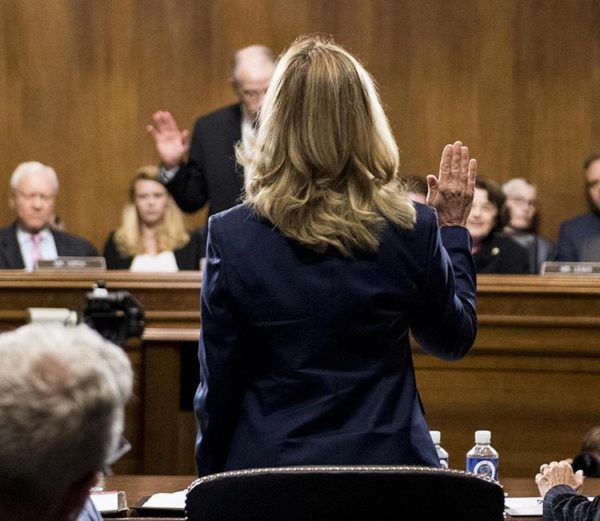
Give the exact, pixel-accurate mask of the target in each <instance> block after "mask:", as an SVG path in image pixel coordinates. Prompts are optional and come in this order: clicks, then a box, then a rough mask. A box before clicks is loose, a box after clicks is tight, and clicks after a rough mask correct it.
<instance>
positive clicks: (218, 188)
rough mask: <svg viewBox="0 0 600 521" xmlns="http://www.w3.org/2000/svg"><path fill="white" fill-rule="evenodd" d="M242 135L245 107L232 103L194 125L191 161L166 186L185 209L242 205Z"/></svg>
mask: <svg viewBox="0 0 600 521" xmlns="http://www.w3.org/2000/svg"><path fill="white" fill-rule="evenodd" d="M241 138H242V109H241V105H240V104H236V105H230V106H229V107H225V108H223V109H220V110H217V111H215V112H212V113H211V114H208V115H206V116H204V117H201V118H200V119H198V120H197V121H196V124H195V125H194V132H193V134H192V140H191V143H190V152H189V159H188V162H187V163H185V164H183V165H182V166H181V167H180V169H179V170H178V172H177V174H176V175H175V177H174V178H173V179H172V180H171V181H170V182H169V183H168V184H167V185H166V186H167V190H169V192H170V193H171V195H173V198H174V199H175V201H176V202H177V204H178V205H179V207H180V208H181V209H182V210H183V211H185V212H195V211H196V210H199V209H200V208H202V207H203V206H204V205H205V204H206V203H207V202H210V213H211V214H213V213H217V212H220V211H222V210H227V209H228V208H231V207H232V206H234V205H236V204H238V203H239V202H240V201H239V199H240V195H241V193H242V189H243V187H244V171H243V169H242V167H241V166H239V165H238V164H237V162H236V159H235V150H234V147H235V144H236V143H237V142H238V141H240V140H241Z"/></svg>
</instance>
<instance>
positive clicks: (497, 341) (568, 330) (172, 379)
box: [0, 270, 600, 478]
mask: <svg viewBox="0 0 600 521" xmlns="http://www.w3.org/2000/svg"><path fill="white" fill-rule="evenodd" d="M99 278H102V279H104V280H105V281H106V284H107V287H108V288H109V289H111V290H127V291H130V292H131V293H132V294H134V295H135V296H136V297H137V298H138V299H139V300H140V302H141V303H142V305H143V307H144V309H145V310H146V319H147V325H146V331H145V333H144V337H143V339H142V342H139V341H138V342H131V343H130V344H129V345H128V346H127V354H128V355H129V357H130V359H131V361H132V363H133V366H134V371H135V376H136V378H135V390H134V396H135V397H134V399H133V400H131V402H130V403H129V405H128V407H127V418H126V434H125V436H126V437H127V439H128V440H129V441H130V442H131V444H132V446H133V449H132V450H131V452H130V453H129V454H127V455H126V456H125V457H124V458H123V460H121V461H120V462H118V463H117V465H116V466H115V471H116V472H118V473H121V474H165V475H173V474H182V475H189V474H192V473H194V472H195V470H196V469H195V460H194V439H195V431H196V425H195V419H194V414H193V413H192V412H191V410H190V407H189V406H188V407H185V406H182V403H184V402H185V401H186V400H187V402H188V403H189V402H190V401H191V397H192V396H193V393H194V389H195V385H194V382H189V383H190V385H187V386H185V385H182V376H185V375H190V374H191V375H193V376H195V375H197V372H198V371H197V369H196V367H197V357H196V352H197V342H198V336H199V329H200V312H199V294H200V289H201V275H200V273H199V272H180V273H173V274H156V273H154V274H143V273H130V272H122V271H109V272H105V273H104V272H100V273H90V272H87V273H86V272H76V273H52V272H50V273H43V272H38V273H24V272H21V271H18V270H8V271H0V330H7V329H12V328H15V327H17V326H19V325H21V324H23V323H25V322H26V321H27V319H28V318H27V308H28V307H40V306H41V307H44V306H49V307H67V308H70V309H74V310H81V309H82V308H83V305H84V303H85V293H86V292H87V291H89V290H90V289H91V287H92V283H93V282H94V281H95V280H96V279H99ZM477 299H478V302H477V311H478V324H479V332H478V335H477V340H476V342H475V346H474V347H473V349H472V350H471V352H470V353H469V355H468V356H467V357H466V358H465V359H464V360H462V361H460V362H445V361H442V360H438V359H436V358H434V357H432V356H431V355H428V354H426V353H424V352H423V351H422V350H421V349H419V348H418V347H417V346H415V348H414V361H415V370H416V377H417V383H418V388H419V392H420V394H421V397H422V400H423V403H424V406H425V410H426V418H427V422H428V424H429V426H430V428H431V429H432V430H439V431H441V432H442V446H443V447H444V448H445V449H446V450H447V451H448V452H449V453H450V465H451V466H452V467H455V468H464V458H465V453H466V452H467V451H468V450H469V449H470V448H471V446H472V445H473V433H474V431H475V430H478V429H489V430H491V431H492V444H493V445H494V447H495V448H496V449H497V450H498V451H499V452H500V476H501V477H502V476H515V477H522V478H531V477H533V475H535V473H536V472H537V469H538V468H539V466H540V464H542V463H546V462H548V461H551V460H554V459H562V458H566V457H572V456H574V455H575V453H576V452H577V451H578V450H579V447H580V445H581V441H582V439H583V436H584V434H585V433H586V431H587V430H588V429H590V428H591V427H593V426H594V425H596V424H597V423H598V416H597V411H598V410H600V277H590V276H560V275H553V276H539V275H520V276H517V275H515V276H501V275H481V276H479V277H478V292H477ZM194 364H195V366H196V367H194ZM184 405H185V404H184Z"/></svg>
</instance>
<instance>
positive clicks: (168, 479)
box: [106, 475, 600, 521]
mask: <svg viewBox="0 0 600 521" xmlns="http://www.w3.org/2000/svg"><path fill="white" fill-rule="evenodd" d="M195 479H196V476H126V475H123V476H111V477H109V478H107V480H106V487H107V489H109V490H124V491H125V492H126V493H127V501H128V504H129V505H130V506H134V505H136V504H137V503H138V502H139V501H140V500H141V499H142V498H145V497H148V496H151V495H152V494H156V493H158V492H175V491H177V490H183V489H184V488H186V487H187V486H188V485H189V484H190V483H192V482H193V481H194V480H195ZM501 483H502V486H503V487H504V491H505V493H506V494H508V496H509V497H537V496H539V492H538V489H537V486H536V484H535V483H534V481H533V479H525V478H506V479H504V480H502V481H501ZM583 494H584V495H586V496H595V495H600V479H588V480H586V481H585V483H584V488H583ZM131 518H134V519H136V520H138V521H142V519H147V520H148V521H166V520H168V521H181V520H183V517H181V518H177V517H175V518H174V517H169V518H157V517H153V518H148V517H145V518H140V517H137V516H136V512H135V511H130V513H129V517H121V518H112V517H111V518H110V519H112V521H118V520H126V519H131ZM515 519H517V518H515ZM520 519H526V520H527V521H542V518H541V517H527V518H520Z"/></svg>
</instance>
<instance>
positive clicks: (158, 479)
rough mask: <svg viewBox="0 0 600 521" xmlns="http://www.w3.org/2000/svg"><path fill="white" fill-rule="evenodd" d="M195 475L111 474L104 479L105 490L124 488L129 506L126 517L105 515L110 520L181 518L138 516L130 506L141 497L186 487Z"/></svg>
mask: <svg viewBox="0 0 600 521" xmlns="http://www.w3.org/2000/svg"><path fill="white" fill-rule="evenodd" d="M195 479H197V476H195V475H194V476H131V475H130V476H127V475H123V476H111V477H109V478H107V479H106V489H107V490H124V491H125V492H126V493H127V503H128V505H129V507H130V511H129V512H128V517H120V518H115V517H112V516H111V517H107V519H112V521H118V520H119V519H130V518H132V517H133V518H135V519H137V520H138V521H142V519H152V521H163V520H168V521H177V520H183V519H184V518H183V516H182V517H179V518H178V517H172V516H171V517H165V518H157V517H154V518H147V517H146V518H143V517H139V516H138V515H137V513H136V512H135V510H132V507H134V506H135V505H137V504H138V503H139V502H140V501H141V500H142V499H144V498H147V497H149V496H151V495H152V494H156V493H158V492H176V491H178V490H183V489H185V488H187V487H188V485H190V484H191V483H192V482H193V481H194V480H195Z"/></svg>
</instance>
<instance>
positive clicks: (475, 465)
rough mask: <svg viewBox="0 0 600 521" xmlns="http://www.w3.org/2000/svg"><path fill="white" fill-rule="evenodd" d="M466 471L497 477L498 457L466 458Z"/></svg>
mask: <svg viewBox="0 0 600 521" xmlns="http://www.w3.org/2000/svg"><path fill="white" fill-rule="evenodd" d="M467 472H472V473H473V474H477V475H479V476H488V477H490V478H492V479H496V480H497V479H498V458H471V457H468V458H467Z"/></svg>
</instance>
